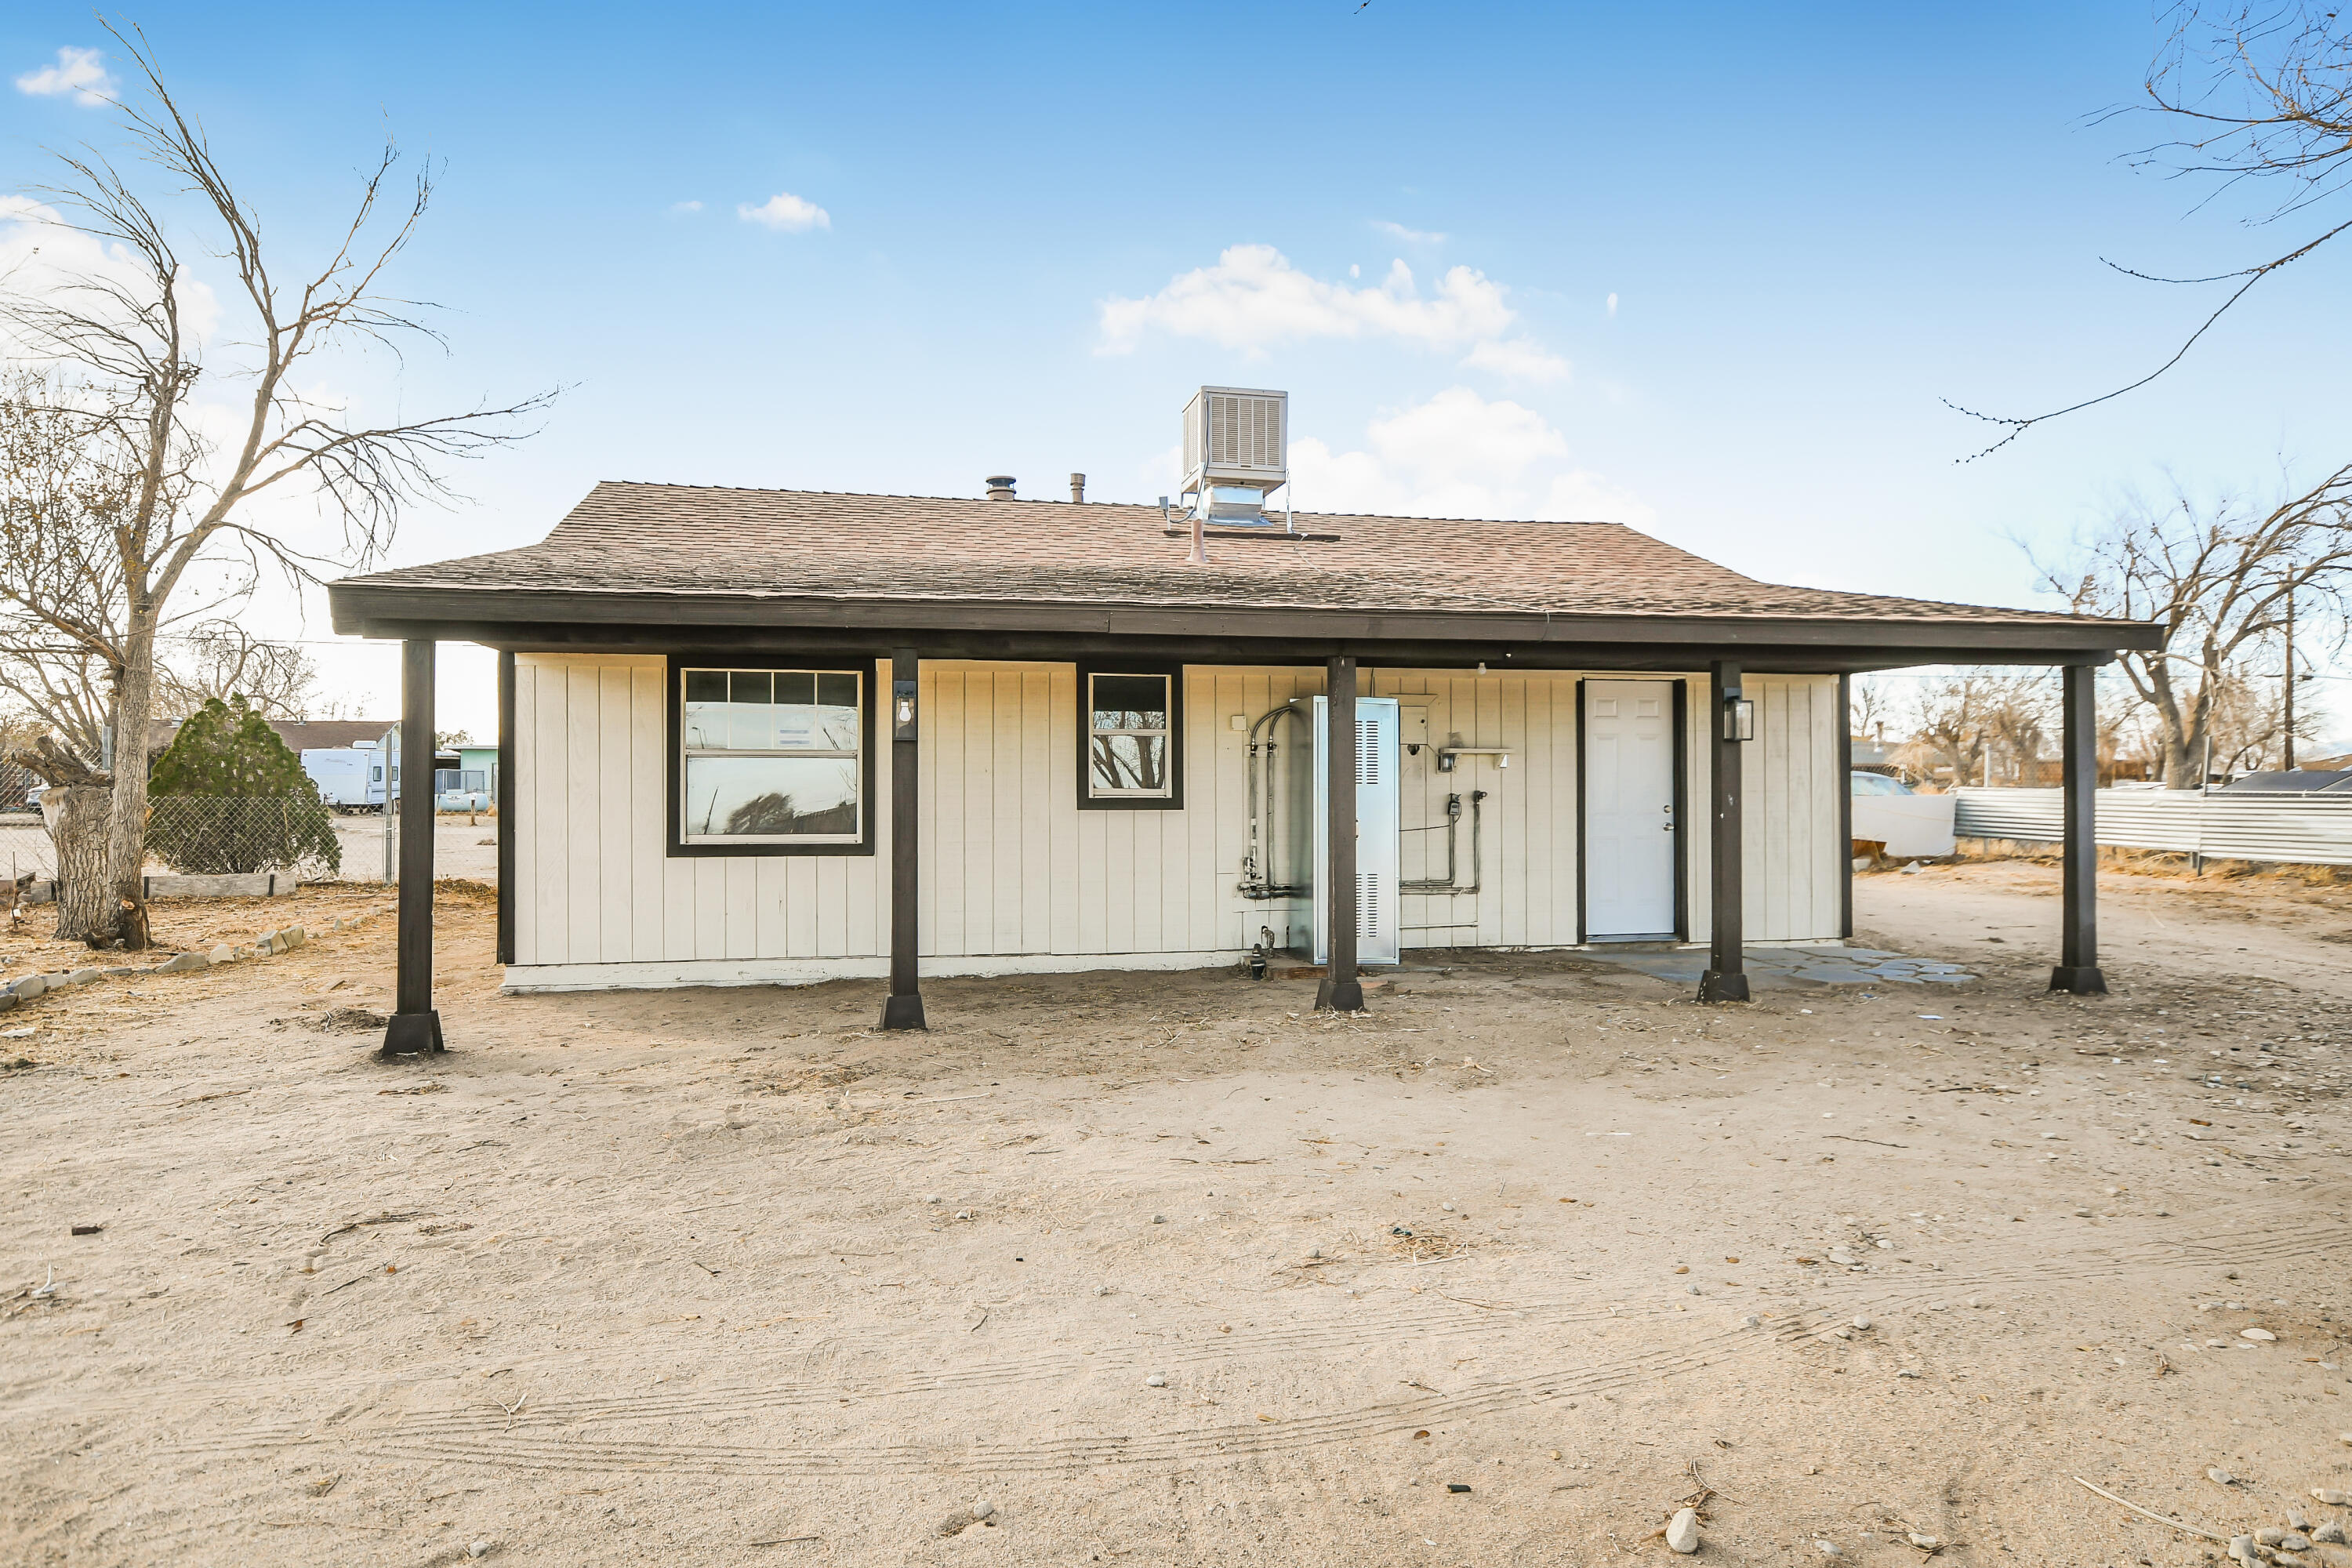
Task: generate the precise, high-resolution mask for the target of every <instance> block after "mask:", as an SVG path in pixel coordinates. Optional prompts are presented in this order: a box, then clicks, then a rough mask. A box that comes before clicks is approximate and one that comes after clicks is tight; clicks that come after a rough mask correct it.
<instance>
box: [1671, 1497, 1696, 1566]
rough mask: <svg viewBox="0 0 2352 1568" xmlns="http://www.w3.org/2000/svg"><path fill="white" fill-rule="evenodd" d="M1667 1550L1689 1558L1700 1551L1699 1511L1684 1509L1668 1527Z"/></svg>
mask: <svg viewBox="0 0 2352 1568" xmlns="http://www.w3.org/2000/svg"><path fill="white" fill-rule="evenodd" d="M1666 1550H1667V1551H1669V1552H1681V1553H1682V1554H1683V1555H1684V1556H1685V1557H1687V1556H1689V1555H1690V1554H1691V1553H1692V1552H1696V1551H1697V1550H1698V1510H1696V1509H1688V1508H1686V1509H1684V1510H1682V1511H1681V1512H1679V1513H1677V1514H1675V1517H1674V1520H1673V1521H1672V1522H1671V1523H1669V1524H1668V1525H1667V1526H1666Z"/></svg>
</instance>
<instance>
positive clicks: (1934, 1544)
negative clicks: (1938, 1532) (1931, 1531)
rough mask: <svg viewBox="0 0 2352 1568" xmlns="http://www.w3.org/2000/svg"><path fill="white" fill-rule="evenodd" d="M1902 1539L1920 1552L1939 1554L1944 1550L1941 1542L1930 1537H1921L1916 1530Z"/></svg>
mask: <svg viewBox="0 0 2352 1568" xmlns="http://www.w3.org/2000/svg"><path fill="white" fill-rule="evenodd" d="M1903 1539H1904V1540H1906V1541H1907V1542H1910V1543H1911V1544H1912V1545H1914V1546H1916V1547H1917V1548H1918V1549H1919V1550H1920V1551H1922V1552H1940V1551H1942V1550H1943V1549H1944V1543H1943V1542H1942V1541H1941V1540H1939V1539H1937V1537H1935V1536H1932V1535H1922V1534H1920V1533H1919V1532H1918V1531H1916V1530H1915V1531H1911V1532H1910V1533H1909V1534H1907V1535H1906V1536H1905V1537H1904V1538H1903Z"/></svg>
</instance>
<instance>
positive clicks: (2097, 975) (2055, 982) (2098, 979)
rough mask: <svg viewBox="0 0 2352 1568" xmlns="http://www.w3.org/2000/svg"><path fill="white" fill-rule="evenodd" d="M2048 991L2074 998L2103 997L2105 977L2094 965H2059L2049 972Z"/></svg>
mask: <svg viewBox="0 0 2352 1568" xmlns="http://www.w3.org/2000/svg"><path fill="white" fill-rule="evenodd" d="M2050 989H2051V990H2053V991H2063V992H2066V993H2068V994H2072V995H2075V996H2105V994H2107V977H2106V975H2105V973H2101V972H2100V970H2099V969H2098V967H2097V966H2096V965H2095V964H2088V963H2083V964H2074V965H2068V964H2063V963H2062V964H2060V965H2058V966H2057V967H2056V968H2055V969H2053V970H2052V971H2051V972H2050Z"/></svg>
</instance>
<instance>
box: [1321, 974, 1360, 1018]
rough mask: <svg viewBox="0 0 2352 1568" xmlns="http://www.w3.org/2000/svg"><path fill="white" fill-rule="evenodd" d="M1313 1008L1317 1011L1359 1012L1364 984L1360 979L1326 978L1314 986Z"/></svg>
mask: <svg viewBox="0 0 2352 1568" xmlns="http://www.w3.org/2000/svg"><path fill="white" fill-rule="evenodd" d="M1315 1010H1316V1011H1317V1012H1318V1013H1360V1012H1362V1011H1363V1010H1364V985H1363V982H1362V981H1360V980H1331V979H1328V978H1327V979H1326V980H1324V982H1323V983H1322V984H1319V985H1318V986H1317V987H1315Z"/></svg>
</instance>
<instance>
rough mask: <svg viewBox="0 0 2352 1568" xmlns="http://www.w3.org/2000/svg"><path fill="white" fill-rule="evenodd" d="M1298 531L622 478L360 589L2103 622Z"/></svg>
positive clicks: (1670, 557)
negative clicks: (472, 548)
mask: <svg viewBox="0 0 2352 1568" xmlns="http://www.w3.org/2000/svg"><path fill="white" fill-rule="evenodd" d="M1297 528H1298V530H1299V531H1300V532H1301V533H1304V534H1310V535H1316V536H1328V537H1314V538H1307V539H1290V538H1285V537H1281V531H1280V530H1279V529H1277V530H1276V531H1274V532H1273V534H1271V535H1268V536H1263V537H1247V538H1235V537H1223V536H1215V535H1213V537H1212V539H1211V541H1210V548H1209V556H1210V564H1209V565H1208V566H1207V567H1205V568H1202V567H1197V566H1193V565H1191V564H1189V563H1188V558H1189V556H1190V553H1191V539H1190V535H1189V533H1187V532H1184V531H1181V530H1179V531H1178V536H1177V537H1171V536H1170V531H1169V529H1168V527H1167V525H1166V523H1165V521H1164V520H1163V519H1162V517H1161V514H1160V509H1159V508H1158V507H1156V506H1129V505H1121V504H1114V503H1104V502H1086V503H1070V502H1062V501H990V500H961V499H956V498H941V497H924V496H883V495H850V494H836V493H833V492H830V491H813V490H760V489H716V488H706V487H700V486H691V485H659V484H635V483H619V482H610V481H608V482H605V483H602V484H599V485H598V486H596V488H595V489H593V490H592V491H590V492H589V494H588V495H587V497H586V498H585V499H584V500H582V501H581V502H580V504H579V505H578V506H576V507H574V508H573V509H572V511H571V513H570V514H569V515H568V516H566V517H565V518H564V519H563V521H562V522H560V523H559V524H557V525H556V528H555V530H554V531H553V532H551V533H550V534H549V535H548V536H547V538H546V539H545V540H543V541H541V542H539V543H537V544H532V545H527V546H525V547H523V548H521V549H518V550H507V551H500V552H496V553H493V554H487V555H474V556H467V557H464V558H462V559H458V560H453V561H444V562H438V563H434V564H431V565H425V566H412V567H405V568H402V569H399V570H396V571H389V572H381V573H376V574H372V575H369V576H365V577H358V578H347V579H345V580H344V581H345V583H347V584H352V585H353V586H364V587H370V588H375V587H383V588H397V587H413V588H433V589H443V590H456V591H460V592H463V591H465V590H486V591H516V590H520V591H525V592H528V591H531V590H545V591H562V592H567V593H582V592H586V593H599V592H609V593H614V594H628V595H648V594H651V595H662V594H676V595H741V596H747V597H758V598H762V599H769V600H774V599H791V598H799V597H806V598H812V599H825V600H835V601H838V600H852V601H855V600H858V599H877V600H882V599H888V600H899V601H907V600H937V601H941V602H958V603H976V604H1006V603H1017V604H1026V605H1041V604H1043V605H1051V604H1056V603H1068V604H1073V605H1103V604H1106V603H1117V604H1121V605H1139V606H1151V607H1155V608H1165V609H1181V608H1200V609H1235V608H1245V609H1251V610H1284V609H1302V610H1305V609H1318V610H1319V609H1344V610H1351V611H1366V612H1406V611H1424V612H1426V611H1441V612H1452V613H1459V614H1465V615H1471V616H1476V615H1482V614H1509V615H1528V614H1538V615H1566V616H1577V615H1595V616H1604V615H1605V616H1643V615H1657V616H1734V617H1751V616H1752V617H1763V618H1779V617H1803V618H1806V619H1832V620H1840V619H1850V620H1856V621H1878V622H1885V621H1910V622H1945V623H1957V624H1962V625H1965V624H1985V623H1992V622H1999V623H2006V624H2011V625H2016V624H2019V623H2036V622H2039V623H2073V624H2075V625H2078V626H2079V625H2082V624H2084V621H2083V619H2082V618H2081V617H2076V616H2063V615H2056V614H2053V613H2051V612H2047V611H2036V610H2016V609H2003V608H1997V607H1992V606H1985V605H1956V604H1945V603H1940V602H1937V601H1932V600H1923V599H1903V598H1894V597H1889V596H1886V595H1875V594H1851V593H1841V592H1835V591H1832V590H1829V589H1822V588H1798V587H1786V586H1781V585H1779V584H1769V583H1761V582H1759V581H1757V580H1756V579H1754V578H1751V577H1746V576H1742V575H1741V574H1738V573H1737V572H1734V571H1732V570H1730V569H1729V568H1728V567H1725V566H1719V565H1717V564H1716V563H1714V562H1711V561H1707V560H1704V559H1702V558H1701V557H1699V556H1696V555H1693V554H1691V553H1690V552H1687V551H1684V550H1678V549H1675V547H1674V546H1672V545H1670V544H1666V543H1663V542H1660V541H1658V540H1655V539H1653V538H1651V537H1649V536H1648V535H1646V534H1643V533H1640V532H1637V531H1634V530H1633V529H1631V528H1627V527H1625V526H1624V525H1622V524H1621V523H1613V522H1506V521H1457V520H1452V519H1446V520H1438V519H1431V518H1412V517H1368V516H1358V515H1354V514H1332V513H1318V514H1314V515H1311V516H1310V515H1308V514H1307V513H1303V512H1302V513H1300V514H1299V515H1298V518H1297ZM2093 624H2095V623H2093ZM2115 624H2116V625H2118V626H2120V625H2123V624H2125V623H2115Z"/></svg>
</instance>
